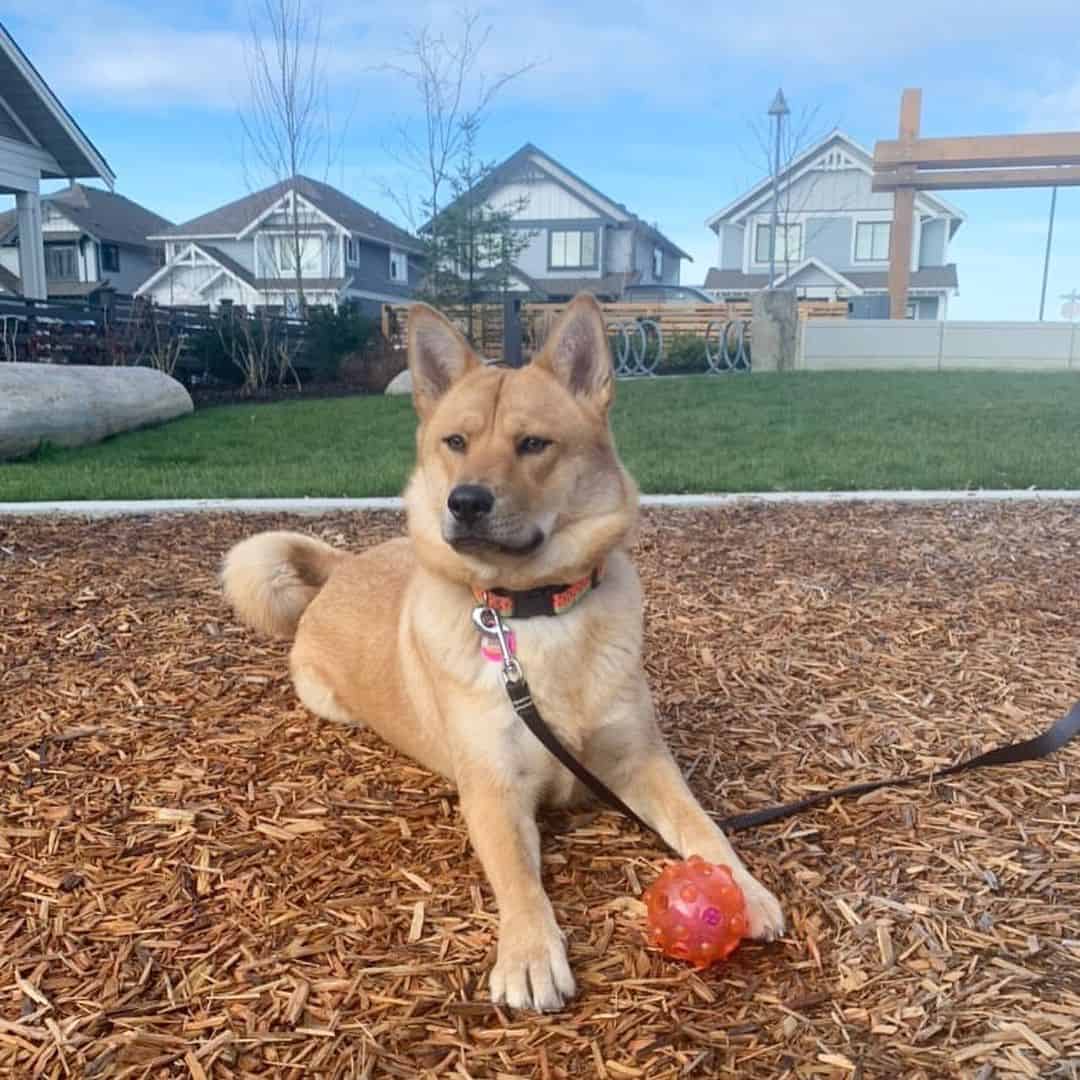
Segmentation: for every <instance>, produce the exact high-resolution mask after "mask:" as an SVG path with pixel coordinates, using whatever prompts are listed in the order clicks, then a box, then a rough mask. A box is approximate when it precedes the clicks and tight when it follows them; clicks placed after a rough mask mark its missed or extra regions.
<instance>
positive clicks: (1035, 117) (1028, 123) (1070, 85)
mask: <svg viewBox="0 0 1080 1080" xmlns="http://www.w3.org/2000/svg"><path fill="white" fill-rule="evenodd" d="M1020 109H1021V112H1022V114H1023V116H1024V127H1025V128H1026V129H1027V130H1028V131H1076V130H1077V129H1080V76H1076V75H1074V74H1072V73H1071V72H1070V73H1069V75H1068V76H1065V77H1063V78H1062V79H1061V80H1060V81H1058V82H1057V84H1056V85H1053V86H1051V87H1048V88H1047V89H1044V90H1043V91H1042V92H1040V93H1029V94H1025V95H1022V96H1021V98H1020Z"/></svg>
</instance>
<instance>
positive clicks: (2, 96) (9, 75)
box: [0, 24, 116, 187]
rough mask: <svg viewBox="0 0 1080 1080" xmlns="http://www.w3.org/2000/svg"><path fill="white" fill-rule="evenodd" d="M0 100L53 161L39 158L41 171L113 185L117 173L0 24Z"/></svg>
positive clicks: (31, 142)
mask: <svg viewBox="0 0 1080 1080" xmlns="http://www.w3.org/2000/svg"><path fill="white" fill-rule="evenodd" d="M0 102H2V104H0V109H3V110H4V112H5V114H6V117H8V118H12V119H13V120H14V124H15V126H16V127H17V128H18V130H19V131H20V133H21V134H22V135H24V136H26V141H27V142H28V143H29V145H30V146H33V147H36V148H37V149H38V150H41V151H44V153H45V155H48V157H49V158H51V159H52V163H54V164H52V163H50V164H48V165H46V163H45V162H42V172H43V175H45V176H53V177H97V178H99V179H101V180H103V181H104V182H105V183H106V184H108V186H109V187H112V186H113V184H114V183H115V181H116V177H115V176H114V175H113V171H112V169H110V168H109V163H108V162H107V161H106V160H105V158H104V157H102V155H101V152H100V151H99V150H98V148H97V147H96V146H94V144H93V143H92V142H91V141H90V140H89V138H87V135H86V133H85V132H84V131H83V130H82V128H81V127H79V125H78V124H77V123H76V122H75V119H74V117H72V115H71V114H70V113H69V112H68V111H67V109H65V108H64V106H63V105H62V104H61V103H60V99H59V98H58V97H57V96H56V95H55V94H54V93H53V92H52V90H51V89H50V88H49V85H48V83H46V82H45V80H44V79H43V78H42V77H41V73H40V72H39V71H38V70H37V68H36V67H34V65H33V64H32V63H30V60H29V58H28V57H27V55H26V54H25V53H24V52H23V51H22V49H20V48H19V46H18V45H17V44H16V43H15V39H14V38H13V37H12V36H11V35H10V34H9V33H8V32H7V30H6V29H4V27H3V25H2V24H0ZM17 141H22V140H21V139H20V140H17Z"/></svg>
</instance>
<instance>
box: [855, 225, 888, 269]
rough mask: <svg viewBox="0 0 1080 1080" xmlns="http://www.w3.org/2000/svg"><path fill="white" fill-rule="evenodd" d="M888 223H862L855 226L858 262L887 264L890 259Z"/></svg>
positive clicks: (856, 257)
mask: <svg viewBox="0 0 1080 1080" xmlns="http://www.w3.org/2000/svg"><path fill="white" fill-rule="evenodd" d="M890 228H891V226H890V225H889V222H887V221H860V222H857V223H856V225H855V259H856V261H857V262H885V261H886V260H887V259H888V258H889V231H890Z"/></svg>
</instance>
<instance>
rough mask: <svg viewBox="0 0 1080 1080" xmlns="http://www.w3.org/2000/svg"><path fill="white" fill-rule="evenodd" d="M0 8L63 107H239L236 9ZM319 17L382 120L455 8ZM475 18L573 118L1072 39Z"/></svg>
mask: <svg viewBox="0 0 1080 1080" xmlns="http://www.w3.org/2000/svg"><path fill="white" fill-rule="evenodd" d="M9 2H10V3H12V4H13V6H14V14H15V15H16V16H17V17H18V26H20V27H24V26H25V27H28V28H29V29H30V30H31V31H33V32H32V33H31V34H30V35H29V36H30V38H31V39H32V40H31V41H30V42H28V43H27V44H28V45H31V44H32V46H33V50H34V53H35V54H36V55H35V59H37V58H38V56H40V64H41V66H42V68H43V70H46V74H47V76H48V77H49V78H50V79H51V80H53V82H54V84H55V85H56V87H57V89H58V90H60V91H61V92H62V93H63V92H67V93H72V94H80V95H83V94H85V95H89V94H94V95H96V96H97V97H98V99H99V100H101V101H103V102H107V103H120V104H123V105H140V104H155V103H158V104H165V105H185V104H189V105H195V106H212V107H231V106H233V105H234V104H235V102H236V99H237V94H238V93H240V92H242V89H243V85H244V64H243V51H244V44H245V41H246V39H247V29H246V15H245V11H246V5H245V4H244V3H243V2H242V0H236V2H234V3H233V4H232V6H231V7H230V6H226V7H225V9H224V11H223V12H222V13H221V14H220V15H218V16H216V18H217V22H216V23H215V24H211V23H209V22H207V20H206V18H203V19H202V20H201V22H200V21H199V20H198V19H193V18H192V16H191V11H190V9H189V8H183V9H178V8H177V7H175V6H173V5H171V4H169V5H166V4H165V3H164V2H163V0H159V4H158V6H157V7H156V8H154V7H153V6H151V5H150V4H149V3H147V2H139V3H135V2H134V0H83V2H82V3H80V4H78V5H77V7H75V8H74V10H72V9H69V10H68V11H67V12H65V16H64V18H63V19H60V20H58V19H56V17H55V11H53V10H52V9H48V8H40V7H34V6H32V5H31V4H30V3H28V2H27V0H9ZM5 6H6V5H5ZM943 7H944V8H947V10H946V11H943ZM324 10H325V18H324V25H325V31H326V33H325V38H326V46H327V53H326V58H327V66H328V70H329V71H330V73H331V75H332V78H333V79H334V81H335V84H336V85H338V86H339V87H340V88H341V89H343V90H345V89H352V90H356V89H360V88H364V89H365V91H366V90H368V89H373V88H374V87H375V86H377V87H378V89H377V90H374V92H373V94H372V96H371V98H370V100H374V101H377V102H378V104H379V106H380V107H382V108H385V106H386V104H387V103H388V102H390V103H391V104H392V103H393V102H394V101H395V100H400V98H401V94H402V91H403V89H404V88H403V87H402V85H401V81H400V79H394V78H393V77H391V76H388V75H385V74H383V75H381V76H380V77H378V78H375V79H373V77H372V70H373V69H374V68H376V67H377V66H378V65H381V64H383V63H385V62H386V61H387V60H389V59H392V58H393V57H394V56H395V55H396V54H397V53H398V52H399V50H400V48H401V47H402V45H403V43H404V40H405V37H406V34H407V32H408V30H409V29H410V27H412V28H415V27H417V26H420V25H423V24H426V23H427V24H430V25H433V26H436V27H441V28H444V29H446V30H447V32H448V33H450V34H453V32H454V30H455V27H456V25H458V24H459V23H460V5H459V4H458V3H457V2H456V0H439V2H435V3H427V2H423V0H400V2H399V3H397V4H392V5H391V4H386V3H384V2H382V0H325V5H324ZM483 16H484V19H485V21H487V22H489V23H490V24H491V26H492V28H493V30H492V36H491V39H490V42H489V46H488V49H487V50H486V61H487V63H488V64H489V65H490V68H491V70H492V71H498V70H508V69H513V68H516V67H518V66H520V65H522V64H524V63H527V62H529V61H531V60H540V61H541V63H540V65H539V66H538V67H537V69H536V70H535V71H534V72H532V73H530V74H529V75H528V76H527V77H526V78H523V79H522V80H520V82H518V83H517V84H515V85H514V86H513V88H512V90H511V91H510V92H508V94H507V98H508V99H513V100H518V101H521V102H530V103H536V102H544V103H546V104H549V105H553V106H559V105H562V106H570V107H573V106H581V105H583V104H585V105H587V104H591V103H596V104H600V103H603V102H606V101H608V100H610V99H612V98H617V99H620V100H628V101H630V102H633V101H651V102H658V103H661V104H667V105H671V104H677V103H685V104H687V105H691V106H693V105H697V106H705V105H709V104H713V105H715V106H720V107H722V105H723V103H724V102H727V101H730V100H731V99H732V98H737V97H739V96H740V94H741V91H742V88H743V87H744V86H745V84H746V77H747V74H748V72H754V73H756V74H762V73H768V72H770V71H773V72H775V73H776V74H777V76H783V77H784V78H785V79H791V80H794V81H798V80H799V79H800V78H802V79H805V80H814V79H820V80H832V81H836V80H837V79H843V80H845V81H855V80H858V79H859V78H860V77H861V76H862V75H865V73H866V72H868V71H872V70H874V68H875V67H878V68H880V67H881V66H882V65H888V66H889V67H890V68H895V67H896V66H898V65H899V64H901V63H903V62H904V61H905V59H909V60H921V59H923V58H924V57H925V55H926V53H927V51H928V50H932V49H938V48H941V47H943V46H949V45H956V46H969V47H971V48H972V49H975V48H979V49H984V47H985V46H987V45H988V44H993V45H996V46H999V47H1001V48H1002V49H1006V48H1008V49H1015V50H1019V52H1020V54H1026V55H1028V56H1029V57H1032V58H1033V59H1037V57H1038V53H1039V49H1038V48H1037V47H1036V46H1037V43H1038V42H1040V41H1042V42H1044V43H1045V47H1046V48H1051V47H1052V45H1053V42H1054V41H1057V40H1060V38H1061V35H1062V33H1063V32H1064V31H1066V29H1067V27H1069V26H1072V27H1073V28H1075V27H1076V26H1077V17H1076V15H1075V14H1074V13H1073V11H1072V9H1071V7H1069V6H1068V5H1066V4H1065V3H1064V2H1063V0H1029V2H1028V3H1026V4H1025V5H1024V6H1023V8H1022V9H1021V8H1019V7H1018V6H1017V5H1005V4H998V5H994V4H989V5H988V4H986V3H985V2H983V3H978V4H977V3H975V2H974V0H962V2H954V3H951V4H947V5H943V4H942V3H941V2H934V0H911V2H910V3H908V4H906V5H880V6H871V5H865V6H864V7H863V8H861V9H852V7H851V5H850V3H849V2H847V0H819V2H818V3H816V4H815V5H813V6H812V8H807V6H806V4H805V2H804V0H781V2H779V3H772V4H769V5H760V6H759V7H758V8H754V7H753V6H751V7H749V8H747V7H745V6H744V7H739V8H736V7H735V6H734V5H732V6H731V7H730V9H729V8H727V7H726V6H724V5H721V4H701V3H700V0H638V2H636V3H634V2H627V0H620V3H618V4H616V3H614V0H598V2H593V3H589V4H580V3H575V2H571V0H535V2H534V3H532V4H528V5H522V4H520V3H518V2H517V0H514V2H513V3H511V2H510V0H492V2H491V3H489V4H487V5H485V6H484V8H483ZM17 32H18V31H17ZM1077 85H1080V84H1077ZM1063 94H1064V96H1062V97H1061V100H1060V101H1059V100H1057V99H1056V98H1053V97H1050V98H1048V104H1047V107H1049V108H1056V109H1058V110H1059V111H1064V112H1066V113H1075V111H1076V110H1077V109H1080V92H1078V91H1076V90H1071V91H1069V92H1068V93H1064V92H1063Z"/></svg>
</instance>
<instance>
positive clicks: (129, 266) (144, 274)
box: [101, 247, 160, 295]
mask: <svg viewBox="0 0 1080 1080" xmlns="http://www.w3.org/2000/svg"><path fill="white" fill-rule="evenodd" d="M159 268H160V263H159V262H158V261H157V259H155V258H154V256H153V255H152V254H150V253H149V252H142V251H135V250H133V249H131V248H124V247H122V248H120V269H119V270H109V271H104V272H102V274H101V276H102V277H106V278H108V279H109V284H110V285H111V286H112V287H113V288H114V289H115V290H116V291H117V292H118V293H124V294H125V295H127V294H130V293H133V292H134V291H135V290H136V289H137V288H138V287H139V286H140V285H141V284H142V283H143V282H144V281H145V280H146V279H147V278H148V277H150V276H151V275H152V274H154V273H156V272H157V270H158V269H159Z"/></svg>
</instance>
